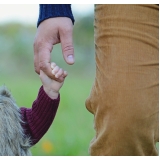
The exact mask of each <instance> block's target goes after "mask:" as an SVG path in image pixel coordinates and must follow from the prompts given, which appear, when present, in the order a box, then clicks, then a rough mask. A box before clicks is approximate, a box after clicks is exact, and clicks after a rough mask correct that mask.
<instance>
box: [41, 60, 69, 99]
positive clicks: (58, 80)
mask: <svg viewBox="0 0 160 160" xmlns="http://www.w3.org/2000/svg"><path fill="white" fill-rule="evenodd" d="M51 69H52V74H54V75H55V79H51V78H50V77H48V76H47V75H46V74H45V73H44V72H43V71H42V70H40V79H41V81H42V84H43V89H44V91H45V92H46V94H47V95H48V96H49V97H50V98H52V99H56V98H57V97H58V94H59V90H60V88H61V87H62V85H63V82H64V79H65V77H66V76H67V72H66V71H64V70H63V69H62V68H59V67H58V66H57V65H56V64H55V63H54V62H52V63H51Z"/></svg>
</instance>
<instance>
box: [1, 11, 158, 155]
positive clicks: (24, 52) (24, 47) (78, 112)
mask: <svg viewBox="0 0 160 160" xmlns="http://www.w3.org/2000/svg"><path fill="white" fill-rule="evenodd" d="M75 19H76V22H75V25H74V32H73V39H74V49H75V59H76V62H75V64H74V65H71V66H70V65H67V64H66V63H65V62H64V60H63V56H62V51H61V47H60V45H59V44H58V45H56V46H54V48H53V51H52V53H51V55H52V61H54V62H56V63H57V64H58V65H59V66H60V67H62V68H64V69H66V70H67V71H68V73H69V75H68V77H67V78H66V81H65V83H64V85H63V87H62V89H61V91H60V93H61V102H60V106H59V109H58V112H57V115H56V117H55V119H54V122H53V124H52V126H51V127H50V129H49V130H48V132H47V133H46V134H45V135H44V137H43V138H42V139H41V140H40V141H39V142H38V143H37V144H36V145H35V146H33V147H32V149H31V150H32V154H33V155H34V156H48V155H50V156H87V155H89V154H88V148H89V143H90V141H91V139H92V138H93V137H94V135H95V133H94V129H93V128H94V127H93V120H94V117H93V115H92V114H91V113H90V112H88V111H87V109H86V108H85V100H86V99H87V97H88V96H89V94H90V90H91V87H92V85H93V83H94V77H95V59H94V58H95V57H94V34H93V33H94V29H93V14H90V15H87V16H85V17H80V16H76V17H75ZM35 34H36V24H35V25H24V24H21V23H16V22H15V23H14V22H12V23H5V24H0V56H1V57H0V85H4V84H5V85H6V86H7V87H8V88H9V89H10V90H11V92H12V94H13V96H14V98H15V99H16V102H17V104H18V105H19V106H25V107H28V108H31V106H32V103H33V101H34V100H35V99H36V97H37V93H38V90H39V88H40V86H41V82H40V80H39V77H38V75H37V74H36V73H35V72H34V65H33V41H34V36H35ZM157 147H158V148H159V143H157Z"/></svg>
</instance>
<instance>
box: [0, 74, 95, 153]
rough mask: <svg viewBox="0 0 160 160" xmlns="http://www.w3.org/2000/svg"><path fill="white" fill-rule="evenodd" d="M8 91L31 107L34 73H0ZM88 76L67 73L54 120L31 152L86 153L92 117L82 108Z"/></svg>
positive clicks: (35, 90) (35, 81) (34, 93)
mask: <svg viewBox="0 0 160 160" xmlns="http://www.w3.org/2000/svg"><path fill="white" fill-rule="evenodd" d="M4 82H5V85H6V86H7V87H8V88H9V89H10V90H11V92H12V94H13V96H14V98H15V99H16V102H17V104H18V105H19V106H20V107H21V106H25V107H29V108H30V107H31V105H32V102H33V101H34V100H35V99H36V96H37V93H38V90H39V87H40V86H41V83H40V80H39V77H38V76H33V77H31V76H30V77H28V76H24V75H23V76H20V75H18V74H17V75H16V76H13V77H12V78H11V77H10V76H8V75H3V76H2V77H1V78H0V84H4ZM90 82H91V81H90V79H88V78H86V79H85V78H84V79H83V78H80V76H76V77H75V76H72V75H71V76H68V77H67V78H66V81H65V83H64V86H63V87H62V88H61V92H60V95H61V101H60V106H59V108H58V111H57V115H56V117H55V119H54V122H53V124H52V126H51V127H50V129H49V130H48V132H47V133H46V134H45V136H44V137H43V138H42V139H41V140H40V142H38V143H37V144H36V145H35V146H33V147H32V149H31V150H32V154H33V155H35V156H36V155H37V156H43V155H61V156H62V155H63V156H64V155H75V156H77V155H83V156H84V155H88V147H89V143H90V141H91V139H92V138H93V136H94V130H93V116H92V114H90V113H89V112H88V111H87V109H86V108H85V100H86V98H87V96H88V95H89V92H90V87H91V85H92V83H90Z"/></svg>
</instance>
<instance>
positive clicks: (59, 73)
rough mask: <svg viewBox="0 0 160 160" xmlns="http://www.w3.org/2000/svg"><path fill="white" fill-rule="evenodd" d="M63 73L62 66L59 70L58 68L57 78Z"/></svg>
mask: <svg viewBox="0 0 160 160" xmlns="http://www.w3.org/2000/svg"><path fill="white" fill-rule="evenodd" d="M62 75H63V70H62V68H60V69H59V70H58V72H57V73H56V74H55V77H56V78H59V77H60V76H62Z"/></svg>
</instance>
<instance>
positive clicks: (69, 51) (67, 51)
mask: <svg viewBox="0 0 160 160" xmlns="http://www.w3.org/2000/svg"><path fill="white" fill-rule="evenodd" d="M60 39H61V47H62V53H63V58H64V60H65V61H66V63H67V64H70V65H72V64H74V62H75V59H74V46H73V38H72V30H70V31H66V32H65V33H64V32H63V33H62V34H61V33H60Z"/></svg>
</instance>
